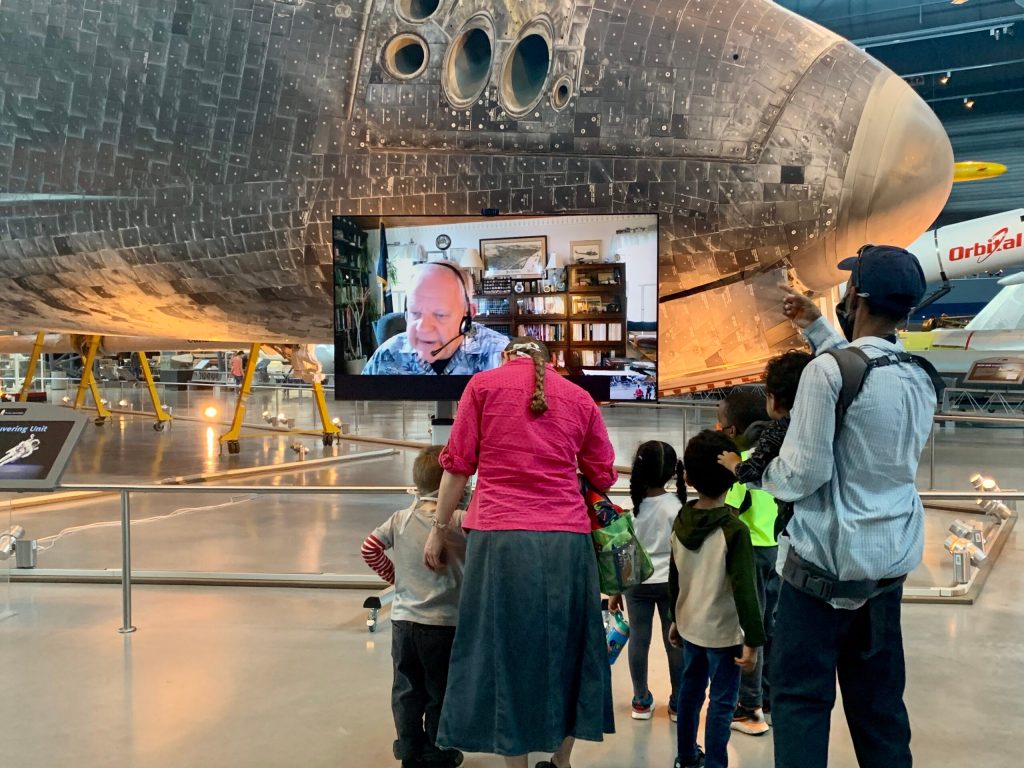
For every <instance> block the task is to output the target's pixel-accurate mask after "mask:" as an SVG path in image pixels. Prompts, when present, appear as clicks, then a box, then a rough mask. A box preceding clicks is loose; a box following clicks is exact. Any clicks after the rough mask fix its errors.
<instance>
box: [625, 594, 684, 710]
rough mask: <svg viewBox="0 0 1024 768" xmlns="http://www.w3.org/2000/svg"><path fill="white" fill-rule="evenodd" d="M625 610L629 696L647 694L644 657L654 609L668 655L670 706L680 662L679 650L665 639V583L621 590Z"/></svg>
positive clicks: (667, 606)
mask: <svg viewBox="0 0 1024 768" xmlns="http://www.w3.org/2000/svg"><path fill="white" fill-rule="evenodd" d="M625 598H626V611H627V613H628V614H629V643H627V644H626V653H627V654H628V656H629V675H630V677H632V678H633V698H635V699H642V698H644V697H645V696H646V695H647V692H648V687H647V657H648V653H649V651H650V649H651V637H652V636H653V634H654V611H655V609H657V611H658V614H659V616H660V619H661V639H662V642H663V643H664V645H665V653H666V655H667V656H668V675H669V680H670V681H671V684H672V696H671V698H670V699H669V701H670V702H672V706H673V707H674V706H675V705H676V698H677V697H678V695H679V693H678V692H679V670H680V669H681V668H682V665H683V652H682V650H680V649H679V648H675V647H674V646H673V645H672V644H671V643H669V641H668V628H669V625H671V624H672V619H670V618H669V616H671V607H672V605H671V603H672V599H671V598H670V597H669V591H668V582H662V583H660V584H639V585H637V586H635V587H630V588H629V589H627V590H626V592H625Z"/></svg>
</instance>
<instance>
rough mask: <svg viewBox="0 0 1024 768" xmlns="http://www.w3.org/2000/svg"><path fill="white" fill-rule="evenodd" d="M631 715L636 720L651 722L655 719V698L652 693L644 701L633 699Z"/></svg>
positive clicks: (648, 693)
mask: <svg viewBox="0 0 1024 768" xmlns="http://www.w3.org/2000/svg"><path fill="white" fill-rule="evenodd" d="M630 714H631V716H632V718H633V719H634V720H650V719H651V718H652V717H654V696H653V695H651V692H650V691H648V692H647V696H645V697H644V698H642V699H638V698H636V697H635V696H634V697H633V711H632V713H630Z"/></svg>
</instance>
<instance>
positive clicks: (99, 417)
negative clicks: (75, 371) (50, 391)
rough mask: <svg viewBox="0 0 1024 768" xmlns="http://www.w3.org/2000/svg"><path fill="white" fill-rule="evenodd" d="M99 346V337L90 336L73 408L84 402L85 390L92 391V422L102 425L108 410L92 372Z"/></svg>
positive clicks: (77, 407) (107, 415)
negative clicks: (93, 416)
mask: <svg viewBox="0 0 1024 768" xmlns="http://www.w3.org/2000/svg"><path fill="white" fill-rule="evenodd" d="M99 347H100V337H99V336H90V337H89V342H88V344H87V346H86V351H85V360H84V361H83V363H82V380H81V381H80V382H78V392H77V394H76V395H75V410H78V409H79V408H81V407H82V406H83V405H84V404H85V392H86V390H89V391H90V392H92V399H93V401H94V402H95V404H96V418H95V419H93V423H94V424H95V425H96V426H97V427H102V426H103V425H104V424H105V423H106V421H107V419H109V418H110V410H109V409H108V408H107V405H106V403H104V402H103V398H102V397H100V388H99V387H98V386H97V385H96V375H95V374H94V373H93V370H92V369H93V364H94V363H95V362H96V352H97V351H98V350H99Z"/></svg>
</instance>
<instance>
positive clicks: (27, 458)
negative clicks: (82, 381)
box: [0, 403, 88, 491]
mask: <svg viewBox="0 0 1024 768" xmlns="http://www.w3.org/2000/svg"><path fill="white" fill-rule="evenodd" d="M87 421H88V419H87V418H86V416H85V415H84V414H82V413H77V412H75V411H72V410H70V409H68V408H62V407H59V406H55V405H48V404H45V403H5V404H3V405H2V406H0V491H39V490H43V491H50V490H53V489H54V488H56V487H57V484H58V483H59V482H60V478H61V476H62V475H63V474H64V469H65V467H67V463H68V460H69V459H70V458H71V452H72V450H73V449H74V447H75V444H76V443H77V442H78V438H79V437H80V436H81V434H82V430H83V429H84V428H85V424H86V422H87Z"/></svg>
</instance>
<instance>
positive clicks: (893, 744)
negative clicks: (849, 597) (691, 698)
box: [771, 582, 911, 768]
mask: <svg viewBox="0 0 1024 768" xmlns="http://www.w3.org/2000/svg"><path fill="white" fill-rule="evenodd" d="M902 596H903V586H902V584H901V585H900V586H899V587H896V588H893V589H890V590H889V591H887V592H883V593H882V594H880V595H877V596H875V597H873V598H871V599H870V600H868V602H867V603H866V604H865V605H863V606H861V607H860V608H858V609H857V610H854V611H847V610H839V609H836V608H833V607H832V606H831V605H829V604H828V603H826V602H824V601H822V600H819V599H818V598H815V597H811V596H810V595H806V594H804V593H803V592H800V591H799V590H797V589H796V588H794V587H793V586H792V585H791V584H788V583H786V582H783V584H782V590H781V592H780V594H779V604H778V608H777V611H776V614H775V637H774V638H773V639H772V662H771V668H772V690H771V705H772V718H773V721H772V726H773V729H774V734H775V768H825V767H826V766H827V765H828V736H829V723H830V715H831V712H832V707H833V706H834V705H835V701H836V676H837V675H838V678H839V686H840V688H841V689H842V691H843V710H844V711H845V713H846V722H847V724H848V725H849V728H850V736H851V737H852V738H853V747H854V751H855V752H856V753H857V763H858V765H860V766H861V768H883V767H884V768H910V766H911V756H910V721H909V719H908V718H907V709H906V707H905V706H904V704H903V689H904V686H905V683H906V668H905V664H904V659H903V635H902V633H901V631H900V600H901V598H902Z"/></svg>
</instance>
